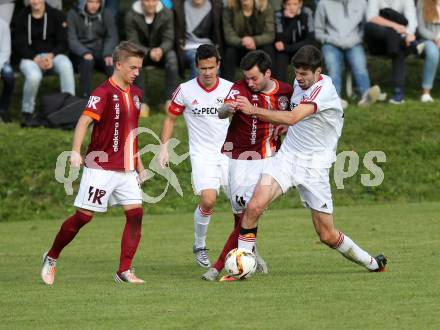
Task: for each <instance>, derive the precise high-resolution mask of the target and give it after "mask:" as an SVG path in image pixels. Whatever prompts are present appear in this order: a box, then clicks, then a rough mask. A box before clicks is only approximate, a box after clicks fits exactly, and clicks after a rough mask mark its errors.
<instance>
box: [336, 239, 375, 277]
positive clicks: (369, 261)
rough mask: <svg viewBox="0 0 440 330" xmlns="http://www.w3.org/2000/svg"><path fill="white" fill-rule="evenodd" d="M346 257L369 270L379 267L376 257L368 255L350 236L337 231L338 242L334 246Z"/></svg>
mask: <svg viewBox="0 0 440 330" xmlns="http://www.w3.org/2000/svg"><path fill="white" fill-rule="evenodd" d="M335 249H336V250H338V251H339V252H340V253H341V254H342V255H343V256H344V257H346V258H347V259H349V260H351V261H353V262H355V263H357V264H359V265H363V266H365V267H366V268H367V269H369V270H375V269H377V268H379V265H378V264H377V261H376V259H374V258H373V257H372V256H370V255H369V254H368V253H367V252H366V251H364V250H362V249H361V248H360V247H359V246H357V245H356V243H355V242H353V241H352V240H351V238H350V237H348V236H346V235H344V234H343V233H339V239H338V243H337V244H336V247H335Z"/></svg>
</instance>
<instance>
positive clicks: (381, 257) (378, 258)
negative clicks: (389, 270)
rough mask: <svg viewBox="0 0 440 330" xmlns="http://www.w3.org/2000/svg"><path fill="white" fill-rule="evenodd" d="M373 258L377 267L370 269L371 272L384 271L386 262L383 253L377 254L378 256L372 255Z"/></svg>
mask: <svg viewBox="0 0 440 330" xmlns="http://www.w3.org/2000/svg"><path fill="white" fill-rule="evenodd" d="M374 259H376V262H377V264H378V265H379V268H377V269H374V270H372V272H376V273H381V272H384V271H385V266H386V264H387V262H388V259H387V257H385V256H384V255H383V254H379V255H378V256H376V257H374Z"/></svg>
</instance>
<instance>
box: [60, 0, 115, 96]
mask: <svg viewBox="0 0 440 330" xmlns="http://www.w3.org/2000/svg"><path fill="white" fill-rule="evenodd" d="M104 3H105V0H81V1H79V2H78V7H77V8H75V9H73V8H72V9H71V10H70V11H69V13H68V14H67V27H68V42H69V49H70V52H71V53H72V59H73V62H74V64H75V65H76V66H78V71H79V74H80V96H81V97H89V96H90V93H91V92H92V75H93V69H94V68H95V67H96V68H98V69H99V70H101V71H103V72H104V73H105V74H106V75H107V76H111V74H112V73H113V59H112V53H113V50H114V48H115V47H116V45H117V44H118V32H117V28H116V24H115V21H114V18H113V16H112V14H111V13H110V11H108V10H107V9H104Z"/></svg>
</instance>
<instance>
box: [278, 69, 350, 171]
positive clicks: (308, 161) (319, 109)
mask: <svg viewBox="0 0 440 330" xmlns="http://www.w3.org/2000/svg"><path fill="white" fill-rule="evenodd" d="M301 103H303V104H304V103H308V104H313V105H314V106H315V113H314V114H311V115H310V116H307V117H306V118H304V119H302V120H301V121H299V122H298V123H296V124H295V125H293V126H290V127H289V131H288V133H287V136H286V138H285V139H284V141H283V144H282V145H281V150H280V152H282V153H286V155H289V156H290V157H295V158H297V159H296V161H297V162H298V163H300V164H301V165H303V166H306V167H315V168H329V167H331V164H332V163H333V162H334V161H335V159H336V147H337V143H338V139H339V137H340V136H341V132H342V127H343V124H344V119H343V118H344V112H343V110H342V106H341V100H340V98H339V96H338V94H337V92H336V89H335V86H334V85H333V82H332V80H331V78H330V77H328V76H325V75H321V78H320V79H319V81H317V82H316V83H315V84H314V85H312V86H311V87H310V88H309V89H307V90H303V89H301V88H300V87H299V85H298V83H297V82H296V81H295V84H294V91H293V95H292V100H291V104H292V105H294V107H296V106H297V105H298V104H301ZM292 111H295V109H293V110H292Z"/></svg>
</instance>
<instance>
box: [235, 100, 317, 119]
mask: <svg viewBox="0 0 440 330" xmlns="http://www.w3.org/2000/svg"><path fill="white" fill-rule="evenodd" d="M315 107H316V105H315V104H314V103H302V104H300V105H298V106H297V107H296V108H295V109H294V110H292V111H268V110H267V109H262V108H257V107H255V106H253V105H252V104H251V103H250V102H249V100H248V99H247V98H246V97H242V96H238V97H237V109H238V110H240V111H241V112H243V113H245V114H247V115H249V116H256V117H257V118H258V119H259V120H262V121H267V122H271V123H274V124H283V125H289V126H292V125H295V124H296V123H297V122H299V121H300V120H302V119H303V118H305V117H307V116H310V115H311V114H313V113H315Z"/></svg>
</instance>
